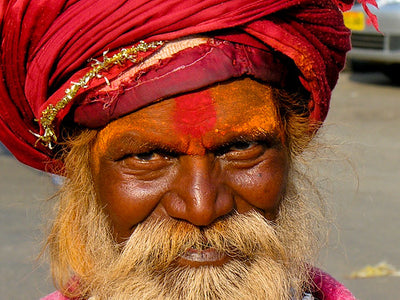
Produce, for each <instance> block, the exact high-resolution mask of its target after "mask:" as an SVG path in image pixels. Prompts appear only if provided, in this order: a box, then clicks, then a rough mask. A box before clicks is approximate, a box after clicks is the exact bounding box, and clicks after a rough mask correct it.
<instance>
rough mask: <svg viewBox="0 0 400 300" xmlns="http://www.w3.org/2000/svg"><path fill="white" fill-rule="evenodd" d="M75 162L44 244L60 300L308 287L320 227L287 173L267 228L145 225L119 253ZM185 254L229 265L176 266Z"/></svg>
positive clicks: (254, 295) (212, 295)
mask: <svg viewBox="0 0 400 300" xmlns="http://www.w3.org/2000/svg"><path fill="white" fill-rule="evenodd" d="M76 157H82V158H81V159H80V161H78V160H77V159H75V160H72V161H73V162H74V163H75V165H71V166H70V167H71V169H73V170H74V171H75V174H76V176H71V179H70V180H69V181H68V182H67V184H66V186H65V187H64V188H63V190H62V192H61V194H60V204H59V213H58V216H57V218H56V220H55V221H54V223H53V227H52V231H51V234H50V236H49V239H48V247H49V253H50V257H51V263H52V271H53V278H54V280H55V282H56V283H57V284H58V288H59V289H61V290H62V291H63V293H65V294H66V295H69V296H71V297H72V296H78V295H79V296H84V297H86V298H89V297H91V298H92V299H144V300H146V299H149V300H150V299H152V300H153V299H174V300H175V299H185V300H186V299H187V300H208V299H221V300H224V299H249V300H250V299H254V300H256V299H257V300H259V299H269V300H286V299H292V298H293V299H298V298H300V297H301V294H302V293H303V291H304V290H305V289H307V288H308V287H309V283H310V279H309V277H308V272H309V267H310V265H312V263H313V259H314V258H315V257H316V256H317V255H316V253H317V252H318V250H319V247H318V245H319V244H320V243H319V241H318V238H319V237H320V236H319V235H318V230H317V231H316V230H315V229H321V228H320V227H321V224H323V223H324V222H323V218H322V215H321V209H320V207H321V203H320V202H318V201H319V197H318V196H316V195H317V194H316V193H313V192H314V189H312V188H310V189H309V190H308V192H310V193H306V191H305V190H304V188H303V190H302V192H301V193H298V192H297V189H296V188H295V185H294V182H295V181H299V183H300V184H301V186H302V187H304V183H305V182H304V180H302V179H303V178H302V175H301V174H300V176H296V173H295V171H294V170H292V174H291V175H290V177H289V178H291V179H292V181H291V182H289V183H288V187H287V190H286V195H285V197H284V199H282V202H281V205H280V211H279V215H278V217H277V219H276V220H274V221H273V222H271V221H268V220H266V219H265V218H264V217H262V216H261V215H260V214H259V213H257V212H250V213H247V214H237V213H232V214H230V215H228V216H226V217H225V218H223V219H220V220H218V221H217V222H215V223H213V224H212V225H211V226H209V227H207V228H202V229H199V228H198V227H196V226H193V225H191V224H189V223H187V222H184V221H178V220H174V219H172V218H170V219H156V218H148V219H147V220H146V221H144V222H142V223H140V224H138V225H137V227H136V228H135V230H134V231H133V233H132V235H131V237H130V239H129V240H128V241H126V243H124V244H123V245H118V244H117V243H116V242H115V241H114V239H113V237H112V234H111V227H110V224H109V221H108V218H107V216H106V215H105V213H104V212H103V210H102V209H101V207H100V206H99V204H98V202H97V200H96V195H95V192H94V188H93V186H92V180H91V177H90V169H89V166H88V165H87V161H88V158H87V157H83V156H82V155H81V154H80V155H76ZM78 170H79V171H78ZM297 175H299V174H297ZM296 178H301V179H296ZM306 194H307V196H306ZM313 194H314V196H312V195H313ZM317 224H318V226H317ZM205 241H206V242H205ZM204 244H206V245H204ZM192 247H194V248H197V249H204V248H213V249H215V250H216V251H217V252H218V253H224V254H225V255H227V256H228V257H229V258H230V259H229V260H228V261H227V262H226V263H224V264H223V265H221V266H201V267H183V266H181V265H179V264H177V259H179V257H181V256H182V255H185V253H186V251H187V250H188V249H190V248H192Z"/></svg>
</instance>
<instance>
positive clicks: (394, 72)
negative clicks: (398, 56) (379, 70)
mask: <svg viewBox="0 0 400 300" xmlns="http://www.w3.org/2000/svg"><path fill="white" fill-rule="evenodd" d="M383 73H384V74H385V75H386V76H387V77H389V78H390V80H391V81H392V82H393V83H395V84H400V65H390V66H387V67H385V69H384V70H383Z"/></svg>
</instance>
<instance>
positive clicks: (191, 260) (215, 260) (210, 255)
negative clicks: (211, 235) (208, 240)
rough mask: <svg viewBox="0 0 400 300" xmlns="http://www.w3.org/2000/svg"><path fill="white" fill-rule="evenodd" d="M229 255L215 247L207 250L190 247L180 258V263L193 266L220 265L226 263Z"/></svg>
mask: <svg viewBox="0 0 400 300" xmlns="http://www.w3.org/2000/svg"><path fill="white" fill-rule="evenodd" d="M228 260H229V257H228V256H227V255H226V254H225V253H223V252H220V251H217V250H215V249H214V248H208V249H205V250H197V249H193V248H189V249H188V250H186V252H185V253H184V254H182V255H181V256H180V257H179V258H178V261H177V262H178V264H180V265H184V266H191V267H200V266H207V265H211V266H220V265H223V264H224V263H226V262H227V261H228Z"/></svg>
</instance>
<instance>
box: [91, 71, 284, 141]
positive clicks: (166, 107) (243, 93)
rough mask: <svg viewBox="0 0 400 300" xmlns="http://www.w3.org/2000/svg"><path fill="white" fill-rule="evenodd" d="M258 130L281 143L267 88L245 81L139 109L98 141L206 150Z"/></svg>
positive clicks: (214, 87)
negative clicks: (197, 143)
mask: <svg viewBox="0 0 400 300" xmlns="http://www.w3.org/2000/svg"><path fill="white" fill-rule="evenodd" d="M258 131H260V132H266V133H274V134H276V135H278V136H279V137H280V138H281V139H282V138H283V131H282V130H281V123H280V119H279V117H278V112H277V105H276V103H275V99H273V92H272V88H271V87H270V86H267V85H264V84H261V83H259V82H257V81H254V80H252V79H249V78H245V79H241V80H236V81H233V82H229V83H224V84H219V85H217V86H213V87H211V88H208V89H204V90H202V91H197V92H194V93H189V94H186V95H182V96H179V97H175V98H171V99H167V100H163V101H160V102H158V103H155V104H152V105H150V106H147V107H145V108H142V109H140V110H138V111H135V112H133V113H131V114H129V115H127V116H125V117H122V118H120V119H118V120H116V121H114V122H112V123H110V124H109V125H107V126H106V127H105V128H104V129H102V130H101V131H100V133H99V139H98V141H99V140H101V141H102V142H101V143H102V144H104V145H103V146H106V145H107V144H108V143H109V142H111V140H110V139H113V140H115V139H117V138H121V137H125V136H126V135H133V136H132V138H135V137H136V138H137V137H138V135H139V136H140V137H142V136H143V137H144V138H149V140H150V141H153V140H160V141H163V140H168V139H172V137H174V138H177V139H181V142H182V140H187V141H189V140H201V141H202V143H203V145H207V144H208V143H215V142H216V141H215V140H216V139H222V140H225V139H229V138H230V137H231V136H232V137H234V136H240V135H246V134H252V133H254V132H258ZM140 137H139V138H140Z"/></svg>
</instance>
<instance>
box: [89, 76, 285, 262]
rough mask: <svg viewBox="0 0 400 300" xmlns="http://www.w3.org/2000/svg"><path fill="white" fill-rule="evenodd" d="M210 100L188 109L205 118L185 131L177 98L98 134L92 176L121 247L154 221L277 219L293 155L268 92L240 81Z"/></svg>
mask: <svg viewBox="0 0 400 300" xmlns="http://www.w3.org/2000/svg"><path fill="white" fill-rule="evenodd" d="M205 95H206V96H205V97H208V96H209V98H210V103H211V105H210V103H208V104H207V105H206V106H204V105H203V107H200V105H199V107H198V108H197V107H196V106H195V107H194V108H193V107H191V108H190V109H192V110H193V109H194V110H196V109H197V110H198V111H199V112H198V113H199V114H202V116H204V118H203V119H202V120H201V122H199V121H198V120H196V121H193V122H192V121H190V118H189V120H186V121H185V122H188V126H186V127H185V128H186V129H182V128H181V126H180V124H177V122H180V121H179V120H180V118H179V117H178V118H177V117H176V116H177V114H178V116H179V113H180V112H179V111H178V112H177V109H178V108H179V107H180V108H179V109H182V103H184V102H179V101H180V99H179V98H176V99H174V98H172V99H168V100H163V101H161V102H158V103H155V104H153V105H151V106H148V107H145V108H143V109H140V110H138V111H136V112H133V113H131V114H130V115H127V116H125V117H123V118H120V119H118V120H116V121H114V122H112V123H110V124H109V125H108V126H107V127H105V128H104V129H102V130H101V131H100V132H99V134H98V137H97V140H96V142H95V144H94V146H93V149H92V159H91V165H92V173H93V178H94V184H95V188H96V192H97V195H98V198H99V201H100V202H101V204H102V205H103V206H104V209H105V211H106V213H107V214H108V215H109V217H110V220H111V224H112V226H113V230H114V234H115V238H116V240H117V241H118V242H122V241H124V240H125V239H127V238H129V236H130V235H131V233H132V231H133V230H134V229H135V226H136V225H137V224H138V223H139V222H141V221H143V220H145V219H147V218H149V217H162V218H175V219H179V220H183V221H186V222H189V223H192V224H193V225H196V226H208V225H210V224H212V223H213V222H214V221H215V220H217V219H218V218H221V217H224V216H227V215H229V214H230V213H232V212H233V211H235V210H236V211H237V212H239V213H246V212H248V211H250V210H256V211H258V212H259V213H260V214H262V215H263V216H265V217H266V218H267V219H269V220H274V219H275V218H276V215H277V211H278V208H279V204H280V201H281V199H282V197H283V195H284V192H285V187H286V182H287V176H288V175H287V174H288V153H287V149H286V146H285V141H284V131H283V129H282V126H281V123H280V119H279V116H278V113H277V109H276V104H275V103H274V100H273V99H272V94H271V90H270V88H269V87H268V86H265V85H262V84H260V83H258V82H256V81H253V80H250V79H243V80H238V81H234V82H230V83H227V84H223V85H219V86H216V87H212V88H210V89H208V90H206V92H205ZM207 95H208V96H207ZM189 96H190V95H189ZM192 97H193V98H195V97H196V94H193V95H192ZM186 98H187V97H186ZM178 103H180V105H177V104H178ZM183 105H185V104H183ZM205 107H206V108H205ZM205 110H206V113H205V112H204V111H205ZM244 112H245V113H244ZM177 120H178V121H177ZM190 122H192V123H193V124H191V123H190ZM204 124H206V125H204ZM210 124H211V125H210ZM199 126H203V127H202V128H200V129H201V130H200V129H199ZM187 128H189V130H188V129H187ZM191 128H192V129H193V128H194V129H193V132H191V131H190V130H192V129H191ZM204 128H205V129H204ZM199 132H200V133H199ZM188 264H189V265H191V264H190V263H188Z"/></svg>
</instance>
